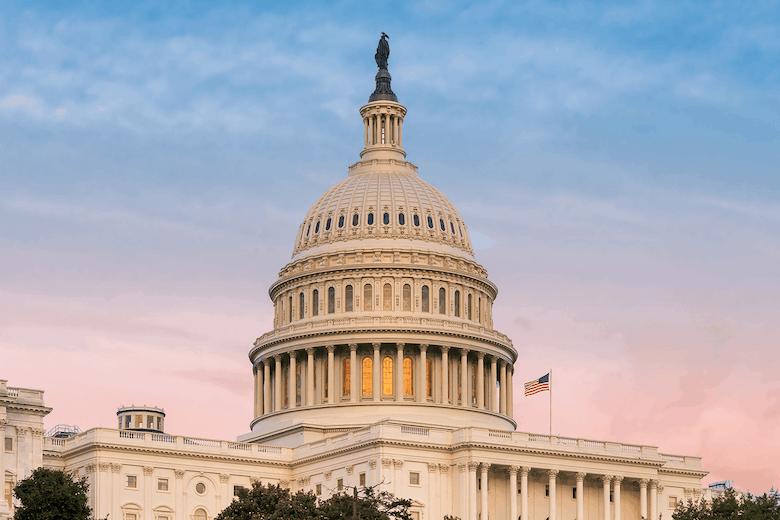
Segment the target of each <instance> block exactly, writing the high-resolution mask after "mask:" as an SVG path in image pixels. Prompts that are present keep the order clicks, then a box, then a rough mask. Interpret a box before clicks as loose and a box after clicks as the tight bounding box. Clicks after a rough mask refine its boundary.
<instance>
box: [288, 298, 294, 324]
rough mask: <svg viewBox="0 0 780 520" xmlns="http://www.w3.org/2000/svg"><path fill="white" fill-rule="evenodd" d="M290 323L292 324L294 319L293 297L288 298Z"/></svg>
mask: <svg viewBox="0 0 780 520" xmlns="http://www.w3.org/2000/svg"><path fill="white" fill-rule="evenodd" d="M289 314H290V321H291V322H292V320H293V318H294V317H295V313H294V312H293V297H292V296H290V313H289Z"/></svg>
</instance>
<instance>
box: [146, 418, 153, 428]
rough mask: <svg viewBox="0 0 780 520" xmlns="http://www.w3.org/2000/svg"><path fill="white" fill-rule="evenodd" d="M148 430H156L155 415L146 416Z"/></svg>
mask: <svg viewBox="0 0 780 520" xmlns="http://www.w3.org/2000/svg"><path fill="white" fill-rule="evenodd" d="M146 429H147V430H154V415H147V416H146Z"/></svg>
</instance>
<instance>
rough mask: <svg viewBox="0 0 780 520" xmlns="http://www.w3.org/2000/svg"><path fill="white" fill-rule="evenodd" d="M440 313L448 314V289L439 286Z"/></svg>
mask: <svg viewBox="0 0 780 520" xmlns="http://www.w3.org/2000/svg"><path fill="white" fill-rule="evenodd" d="M439 314H447V290H446V289H444V287H440V288H439Z"/></svg>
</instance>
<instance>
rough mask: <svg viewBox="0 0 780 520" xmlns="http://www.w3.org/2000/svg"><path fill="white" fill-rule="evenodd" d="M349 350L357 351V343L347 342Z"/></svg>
mask: <svg viewBox="0 0 780 520" xmlns="http://www.w3.org/2000/svg"><path fill="white" fill-rule="evenodd" d="M349 351H350V352H357V343H350V344H349Z"/></svg>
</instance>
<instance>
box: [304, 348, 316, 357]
mask: <svg viewBox="0 0 780 520" xmlns="http://www.w3.org/2000/svg"><path fill="white" fill-rule="evenodd" d="M314 350H315V349H314V347H306V354H307V355H309V356H313V355H314Z"/></svg>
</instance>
